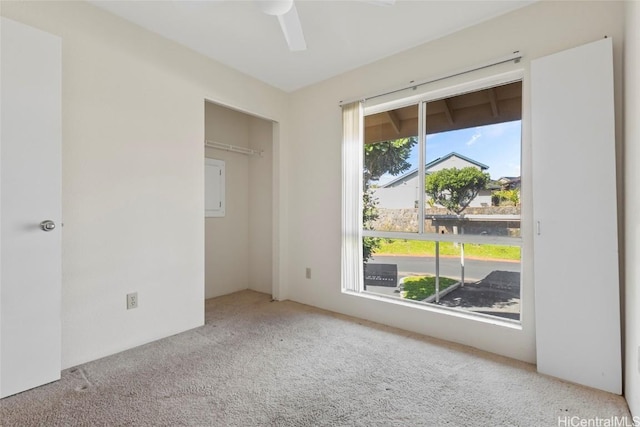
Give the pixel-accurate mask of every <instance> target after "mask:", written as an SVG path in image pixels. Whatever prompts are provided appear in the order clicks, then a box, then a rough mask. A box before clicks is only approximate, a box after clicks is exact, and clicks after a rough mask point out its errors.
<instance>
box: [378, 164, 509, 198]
mask: <svg viewBox="0 0 640 427" xmlns="http://www.w3.org/2000/svg"><path fill="white" fill-rule="evenodd" d="M469 166H472V167H475V168H478V169H480V170H481V171H485V170H487V169H489V166H487V165H485V164H483V163H480V162H478V161H475V160H473V159H470V158H469V157H466V156H463V155H462V154H458V153H455V152H452V153H449V154H447V155H446V156H443V157H440V158H438V159H436V160H434V161H432V162H429V163H427V164H426V165H425V171H426V173H427V175H428V174H430V173H432V172H437V171H439V170H442V169H449V168H458V169H462V168H466V167H469ZM418 178H419V177H418V169H417V168H416V169H413V170H411V171H409V172H407V173H406V174H404V175H401V176H399V177H397V178H396V179H394V180H393V181H390V182H388V183H386V184H384V185H382V186H380V187H378V188H375V189H374V190H373V197H375V198H377V199H378V207H379V208H385V209H408V208H414V207H415V202H416V200H418V197H419V196H418V195H419V191H420V183H419V181H420V180H419V179H418ZM498 188H500V187H496V188H491V186H490V188H487V189H485V190H481V191H480V192H479V193H478V195H477V196H476V198H475V199H473V200H472V201H471V203H470V204H469V206H470V207H482V206H491V192H492V191H493V190H494V189H498Z"/></svg>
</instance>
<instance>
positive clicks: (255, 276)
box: [205, 102, 273, 298]
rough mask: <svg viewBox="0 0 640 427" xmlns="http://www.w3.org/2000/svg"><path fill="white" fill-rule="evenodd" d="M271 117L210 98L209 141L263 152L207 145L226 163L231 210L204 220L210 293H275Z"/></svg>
mask: <svg viewBox="0 0 640 427" xmlns="http://www.w3.org/2000/svg"><path fill="white" fill-rule="evenodd" d="M272 127H273V125H272V122H270V121H267V120H263V119H260V118H257V117H252V116H250V115H248V114H245V113H242V112H239V111H236V110H232V109H230V108H227V107H224V106H221V105H217V104H213V103H211V102H207V103H206V106H205V137H206V139H207V140H212V141H216V142H221V143H223V144H231V145H236V146H239V147H247V148H252V149H254V150H260V151H263V155H262V156H260V157H258V156H251V157H249V156H247V155H244V154H239V153H234V152H229V151H224V150H218V149H213V148H207V149H206V152H205V155H206V157H209V158H214V159H219V160H224V161H225V162H226V215H225V216H224V217H221V218H206V219H205V236H206V237H205V297H206V298H213V297H216V296H220V295H225V294H229V293H232V292H237V291H240V290H243V289H254V290H257V291H260V292H265V293H268V294H271V284H272V282H271V262H272V255H271V254H272V252H271V251H272V247H271V244H272V239H271V232H272V223H271V222H272V213H271V210H272V197H273V193H272V189H271V187H272V183H271V178H272V173H271V172H272V163H271V162H272V154H271V153H272V141H271V140H272Z"/></svg>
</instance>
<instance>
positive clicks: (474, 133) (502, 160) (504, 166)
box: [378, 120, 521, 185]
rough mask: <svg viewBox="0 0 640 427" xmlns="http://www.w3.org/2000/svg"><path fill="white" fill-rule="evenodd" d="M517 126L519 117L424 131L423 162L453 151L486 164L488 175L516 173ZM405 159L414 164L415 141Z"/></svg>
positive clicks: (518, 164)
mask: <svg viewBox="0 0 640 427" xmlns="http://www.w3.org/2000/svg"><path fill="white" fill-rule="evenodd" d="M520 128H521V121H520V120H517V121H513V122H505V123H498V124H495V125H487V126H479V127H474V128H468V129H461V130H455V131H450V132H441V133H436V134H431V135H427V144H426V145H427V149H426V160H427V163H429V162H431V161H433V160H435V159H437V158H439V157H443V156H446V155H447V154H449V153H451V152H452V151H454V152H456V153H458V154H462V155H463V156H466V157H469V158H470V159H473V160H476V161H478V162H480V163H484V164H485V165H487V166H489V169H487V170H486V172H489V174H490V175H491V179H494V180H497V179H498V178H500V177H503V176H520V157H521V156H520V153H521V150H520V139H521V138H520V135H521V129H520ZM408 161H409V162H410V163H411V169H414V168H417V167H418V145H417V144H416V146H415V147H414V148H413V151H412V153H411V157H410V158H409V159H408ZM405 173H406V172H405ZM394 178H396V177H394V176H391V175H384V176H382V178H380V181H379V182H378V184H379V185H381V184H385V183H387V182H389V181H391V180H393V179H394Z"/></svg>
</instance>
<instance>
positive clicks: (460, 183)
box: [425, 82, 522, 237]
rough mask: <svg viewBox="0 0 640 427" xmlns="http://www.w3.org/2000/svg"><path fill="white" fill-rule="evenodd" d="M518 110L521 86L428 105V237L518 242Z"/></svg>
mask: <svg viewBox="0 0 640 427" xmlns="http://www.w3.org/2000/svg"><path fill="white" fill-rule="evenodd" d="M521 106H522V84H521V82H515V83H510V84H507V85H503V86H498V87H493V88H488V89H483V90H479V91H476V92H471V93H466V94H462V95H458V96H454V97H450V98H446V99H440V100H436V101H431V102H428V103H426V108H425V114H426V118H425V120H426V122H425V123H426V144H425V159H426V166H425V173H426V178H425V191H426V197H425V200H426V203H427V205H426V206H425V232H426V233H441V234H474V235H491V236H511V237H519V236H520V159H521V117H522V107H521Z"/></svg>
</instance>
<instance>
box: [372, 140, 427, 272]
mask: <svg viewBox="0 0 640 427" xmlns="http://www.w3.org/2000/svg"><path fill="white" fill-rule="evenodd" d="M417 142H418V140H417V139H416V138H415V137H411V138H400V139H395V140H391V141H382V142H376V143H373V144H365V146H364V170H363V174H362V178H363V189H364V194H363V197H362V205H363V209H362V223H363V227H364V229H365V230H372V229H373V223H374V222H375V220H377V219H378V209H377V205H378V201H377V200H376V199H375V197H373V191H372V187H371V186H372V182H374V181H378V180H379V179H380V177H382V175H384V174H387V173H389V174H391V175H399V174H401V173H403V172H406V171H407V170H409V169H410V168H411V163H409V162H408V161H407V159H408V158H409V156H410V155H411V148H412V147H413V146H414V145H415V144H417ZM362 240H363V241H362V259H363V260H364V262H367V261H368V260H369V258H371V256H372V255H373V254H374V253H375V251H376V250H377V249H378V248H379V247H380V244H381V243H382V239H379V238H376V237H365V238H363V239H362Z"/></svg>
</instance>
